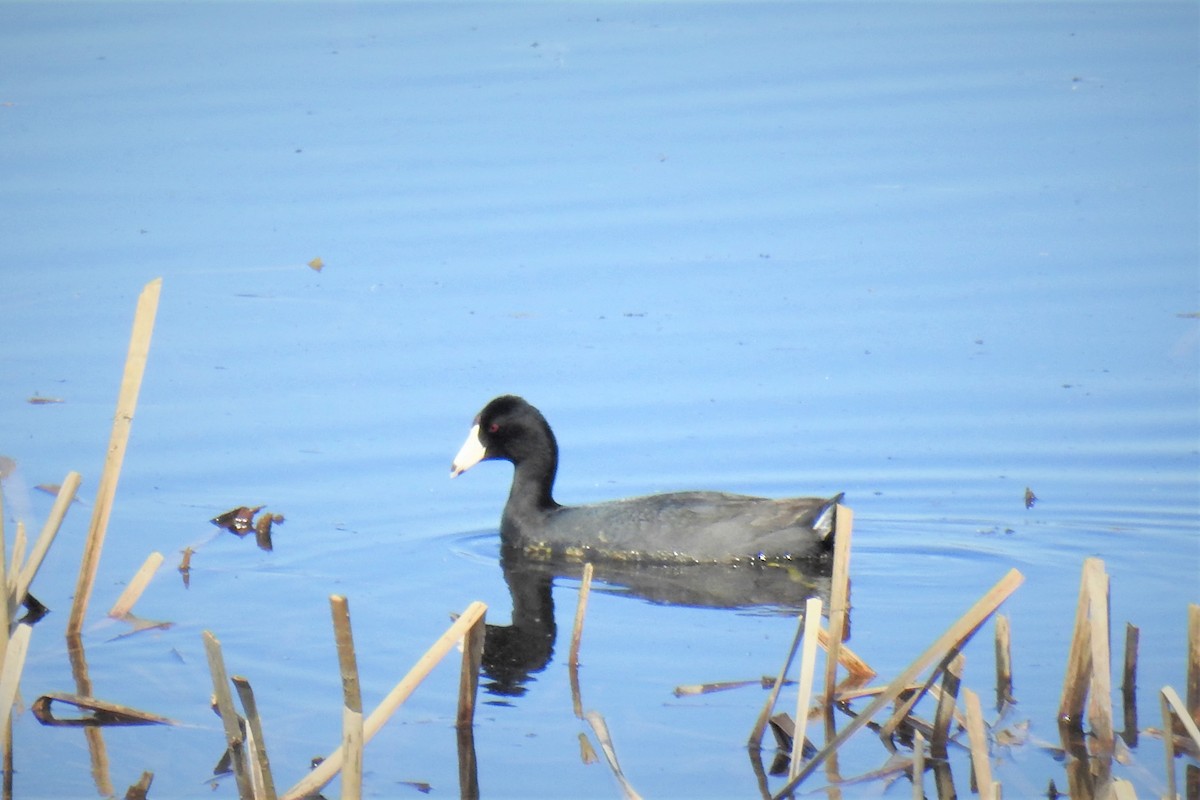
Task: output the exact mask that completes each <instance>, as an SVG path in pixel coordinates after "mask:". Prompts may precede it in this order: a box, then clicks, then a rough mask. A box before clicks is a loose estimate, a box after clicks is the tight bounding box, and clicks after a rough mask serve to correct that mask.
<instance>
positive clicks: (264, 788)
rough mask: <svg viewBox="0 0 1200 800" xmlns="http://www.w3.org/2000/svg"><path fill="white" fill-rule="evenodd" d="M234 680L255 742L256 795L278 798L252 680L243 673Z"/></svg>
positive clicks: (253, 750)
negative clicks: (243, 675) (251, 685)
mask: <svg viewBox="0 0 1200 800" xmlns="http://www.w3.org/2000/svg"><path fill="white" fill-rule="evenodd" d="M232 680H233V686H234V688H235V689H237V693H238V700H240V701H241V703H242V710H243V711H245V712H246V724H247V725H248V726H249V728H250V736H249V738H250V740H251V741H253V743H254V746H253V747H252V748H250V750H251V753H252V754H253V756H254V758H253V759H252V761H253V764H254V765H255V766H256V767H257V769H256V770H255V772H254V775H255V782H254V783H255V789H256V797H260V798H262V800H276V795H275V780H274V778H272V777H271V759H270V758H268V757H267V740H266V739H265V738H264V737H263V727H262V717H261V716H260V715H259V713H258V703H257V702H256V701H255V699H254V690H253V689H252V688H250V681H248V680H246V679H245V678H244V677H242V676H241V675H234V676H233V679H232Z"/></svg>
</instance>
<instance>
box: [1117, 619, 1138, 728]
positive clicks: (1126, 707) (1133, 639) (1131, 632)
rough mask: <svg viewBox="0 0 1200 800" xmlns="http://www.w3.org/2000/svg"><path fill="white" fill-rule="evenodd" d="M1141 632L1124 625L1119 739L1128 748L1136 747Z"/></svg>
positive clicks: (1130, 624)
mask: <svg viewBox="0 0 1200 800" xmlns="http://www.w3.org/2000/svg"><path fill="white" fill-rule="evenodd" d="M1140 637H1141V631H1140V630H1138V627H1137V626H1136V625H1133V624H1132V623H1129V622H1126V623H1125V659H1124V668H1123V669H1122V670H1121V738H1122V739H1123V740H1124V741H1125V744H1127V745H1129V746H1130V747H1136V746H1137V738H1138V724H1137V657H1138V639H1139V638H1140Z"/></svg>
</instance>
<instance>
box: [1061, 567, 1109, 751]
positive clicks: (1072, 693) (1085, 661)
mask: <svg viewBox="0 0 1200 800" xmlns="http://www.w3.org/2000/svg"><path fill="white" fill-rule="evenodd" d="M1103 569H1104V562H1102V561H1101V560H1100V559H1098V558H1085V559H1084V560H1083V570H1082V574H1081V575H1080V578H1079V599H1078V601H1077V602H1076V604H1075V625H1074V627H1073V628H1072V634H1071V648H1070V650H1069V652H1068V653H1067V674H1066V677H1065V678H1064V679H1063V693H1062V700H1061V701H1060V702H1059V704H1058V721H1059V723H1060V724H1065V725H1069V726H1071V727H1073V728H1075V729H1078V730H1082V729H1083V706H1084V703H1085V702H1087V691H1088V680H1089V678H1090V676H1091V671H1092V646H1091V638H1090V637H1091V629H1090V627H1089V626H1088V610H1089V603H1088V597H1089V595H1088V575H1090V574H1091V573H1092V572H1093V571H1096V570H1103Z"/></svg>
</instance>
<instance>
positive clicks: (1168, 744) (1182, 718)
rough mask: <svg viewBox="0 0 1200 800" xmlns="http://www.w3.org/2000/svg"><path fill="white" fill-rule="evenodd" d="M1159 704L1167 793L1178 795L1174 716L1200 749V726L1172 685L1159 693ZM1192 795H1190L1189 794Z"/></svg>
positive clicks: (1168, 795)
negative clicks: (1176, 786) (1176, 790)
mask: <svg viewBox="0 0 1200 800" xmlns="http://www.w3.org/2000/svg"><path fill="white" fill-rule="evenodd" d="M1158 702H1159V706H1160V707H1161V708H1162V726H1163V745H1164V747H1163V749H1164V752H1165V754H1166V759H1167V794H1166V796H1167V797H1169V798H1172V800H1174V798H1176V797H1178V795H1177V794H1176V793H1175V721H1174V719H1172V716H1174V717H1175V718H1176V719H1178V720H1179V724H1180V725H1182V726H1183V729H1184V731H1186V732H1187V735H1188V736H1190V737H1191V739H1192V744H1193V745H1195V747H1196V749H1198V750H1200V727H1197V725H1196V722H1195V720H1193V719H1192V718H1191V712H1190V711H1189V710H1188V708H1187V706H1186V705H1185V704H1184V702H1183V700H1181V699H1180V698H1179V693H1178V692H1176V691H1175V690H1174V689H1172V688H1171V687H1170V686H1164V687H1163V688H1162V689H1161V690H1160V691H1159V693H1158ZM1172 711H1173V712H1174V715H1172ZM1189 796H1190V795H1189Z"/></svg>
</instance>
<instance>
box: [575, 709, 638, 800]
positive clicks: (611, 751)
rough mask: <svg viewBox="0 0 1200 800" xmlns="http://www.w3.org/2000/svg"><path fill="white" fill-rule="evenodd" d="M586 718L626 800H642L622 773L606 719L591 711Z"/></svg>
mask: <svg viewBox="0 0 1200 800" xmlns="http://www.w3.org/2000/svg"><path fill="white" fill-rule="evenodd" d="M584 718H585V719H586V720H587V721H588V724H589V725H591V726H592V731H593V732H594V733H595V734H596V739H597V741H599V742H600V750H601V752H603V753H604V760H605V761H607V762H608V767H609V769H611V770H612V773H613V775H614V776H615V777H616V779H617V783H619V784H620V785H621V793H622V794H624V795H625V800H641V797H642V796H641V795H640V794H638V793H637V790H635V789H634V788H633V785H632V784H631V783H630V782H629V779H628V778H626V777H625V773H624V772H622V771H621V765H620V764H619V763H618V762H617V750H616V748H615V747H613V743H612V737H611V736H610V735H609V733H608V724H607V723H606V722H605V721H604V717H602V716H600V714H599V713H597V712H595V711H589V712H587V714H585V715H584Z"/></svg>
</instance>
